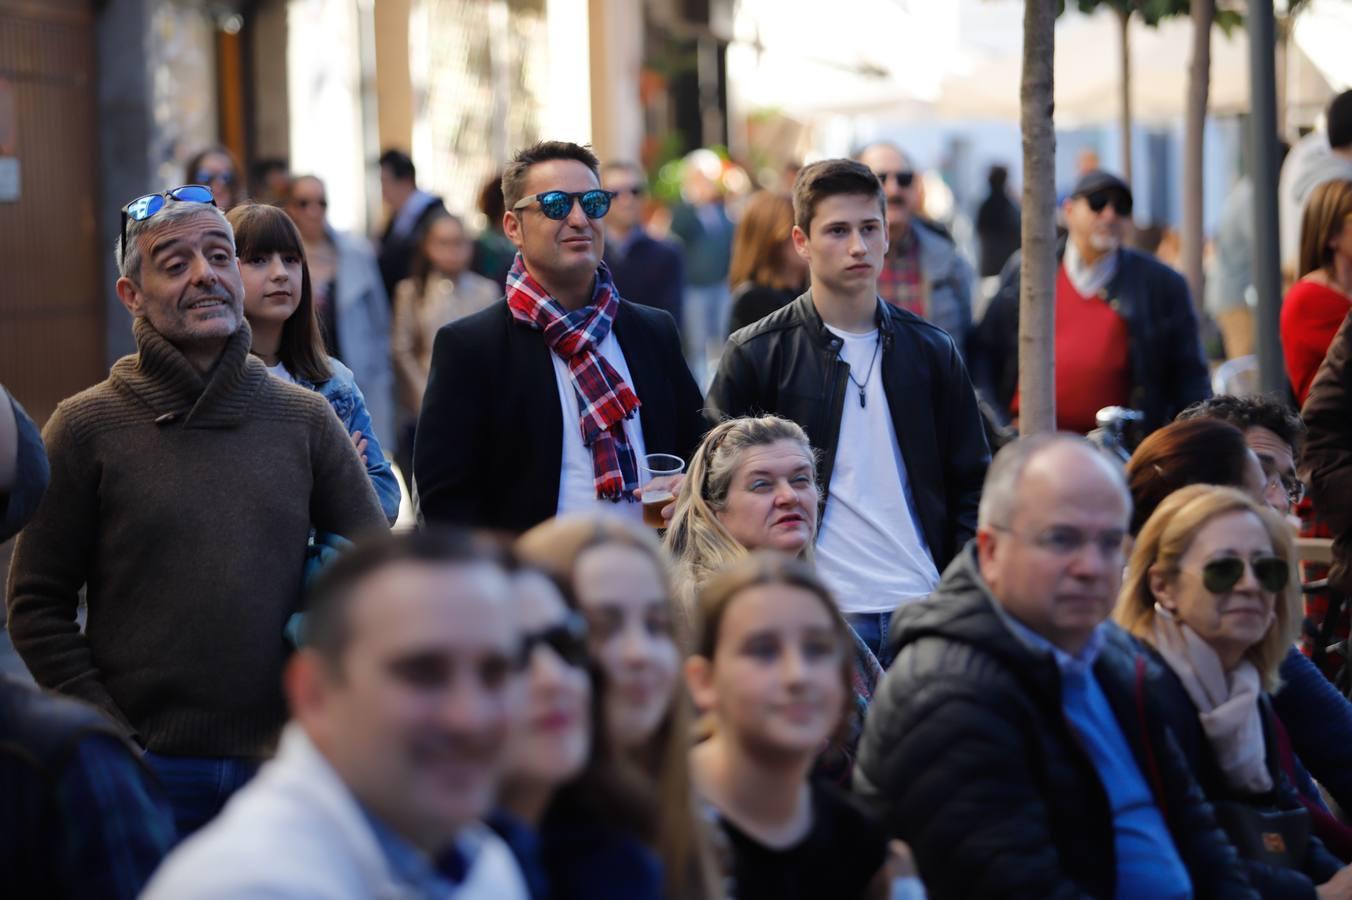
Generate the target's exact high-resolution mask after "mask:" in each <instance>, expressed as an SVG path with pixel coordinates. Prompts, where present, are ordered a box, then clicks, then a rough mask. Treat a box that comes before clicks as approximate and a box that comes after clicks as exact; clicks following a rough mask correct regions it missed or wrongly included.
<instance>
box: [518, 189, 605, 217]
mask: <svg viewBox="0 0 1352 900" xmlns="http://www.w3.org/2000/svg"><path fill="white" fill-rule="evenodd" d="M614 196H615V192H614V191H603V190H601V189H600V188H593V189H592V190H590V191H575V192H572V193H570V192H568V191H545V192H544V193H542V194H531V195H530V196H529V197H522V198H521V199H520V200H518V201H517V202H516V204H515V205H514V206H513V207H512V209H513V210H520V209H525V208H526V207H527V206H530V205H531V204H532V203H537V202H538V203H539V204H540V212H542V213H544V214H545V218H547V219H553V220H555V221H560V220H562V219H566V218H568V214H569V213H571V212H572V211H573V201H574V200H576V201H577V202H578V203H579V204H580V205H581V206H582V214H583V215H585V216H586V217H587V218H589V219H603V218H605V215H606V213H608V212H610V201H611V200H612V199H613V198H614Z"/></svg>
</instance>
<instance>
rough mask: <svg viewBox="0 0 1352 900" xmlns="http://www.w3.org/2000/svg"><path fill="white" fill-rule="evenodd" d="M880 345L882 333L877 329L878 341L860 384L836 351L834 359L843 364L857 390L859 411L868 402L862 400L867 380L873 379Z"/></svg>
mask: <svg viewBox="0 0 1352 900" xmlns="http://www.w3.org/2000/svg"><path fill="white" fill-rule="evenodd" d="M882 345H883V331H882V329H881V328H879V329H878V340H877V341H876V342H875V343H874V344H873V356H872V357H870V358H869V361H868V371H867V372H865V373H864V380H863V381H862V382H860V381H859V380H858V379H857V378H855V377H854V372H853V371H852V370H851V369H850V364H849V363H848V362H845V357H843V356H841V355H840V351H839V350H837V351H836V357H837V358H838V359H839V360H840V361H841V362H843V363H845V374H846V375H847V376H849V379H850V381H853V382H854V386H855V387H857V388H859V408H860V409H864V408H865V407H866V406H868V402H867V401H866V400H865V398H864V390H865V389H866V388H867V387H868V382H869V379H870V378H872V377H873V364H874V363H876V362H877V361H878V348H879V347H881V346H882Z"/></svg>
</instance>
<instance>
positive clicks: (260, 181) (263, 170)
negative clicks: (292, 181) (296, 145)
mask: <svg viewBox="0 0 1352 900" xmlns="http://www.w3.org/2000/svg"><path fill="white" fill-rule="evenodd" d="M273 172H281V173H282V174H284V175H286V176H288V178H289V177H290V175H291V166H290V164H288V163H287V161H286V160H285V159H282V158H281V157H280V156H265V157H263V158H262V159H257V160H254V163H253V165H251V166H249V193H250V194H251V195H252V196H253V197H254V199H256V200H257V199H261V198H262V197H264V196H265V195H266V194H267V189H268V186H267V180H268V176H269V175H271V174H272V173H273ZM268 199H269V201H270V202H271V201H277V202H280V201H281V198H280V197H269V198H268Z"/></svg>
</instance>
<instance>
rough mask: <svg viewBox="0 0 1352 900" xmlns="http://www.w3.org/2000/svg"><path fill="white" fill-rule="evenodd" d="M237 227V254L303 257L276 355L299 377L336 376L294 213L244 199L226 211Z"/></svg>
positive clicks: (245, 256)
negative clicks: (296, 302) (294, 298)
mask: <svg viewBox="0 0 1352 900" xmlns="http://www.w3.org/2000/svg"><path fill="white" fill-rule="evenodd" d="M225 218H226V220H228V221H229V222H230V226H231V227H232V228H234V229H235V255H236V256H237V257H239V258H240V259H242V260H246V261H247V260H250V259H253V258H254V257H256V256H271V255H272V254H273V253H281V254H295V255H296V256H299V257H300V304H299V305H298V306H297V307H296V311H295V312H293V313H292V314H291V318H289V319H287V320H286V322H284V323H283V324H282V341H281V345H280V346H279V347H278V350H277V356H278V357H279V358H280V359H281V361H282V365H284V366H286V370H287V371H288V372H290V373H291V374H292V375H294V376H296V377H297V378H303V379H305V380H306V381H310V382H313V383H315V384H319V383H320V382H324V381H328V380H329V379H330V378H332V377H333V367H332V366H330V365H329V355H328V353H327V352H326V351H325V348H324V336H323V334H322V333H321V332H320V330H319V318H318V316H316V314H315V301H314V290H313V288H312V287H311V285H310V264H309V262H308V261H307V260H306V258H305V242H304V241H302V240H301V239H300V231H299V230H298V229H297V228H296V223H295V222H293V221H291V217H290V216H288V215H287V214H286V213H285V212H283V211H282V210H281V209H279V208H278V207H276V206H268V205H265V204H262V203H245V204H243V205H242V206H236V207H235V208H234V209H232V210H230V212H228V213H226V214H225Z"/></svg>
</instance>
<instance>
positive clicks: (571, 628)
mask: <svg viewBox="0 0 1352 900" xmlns="http://www.w3.org/2000/svg"><path fill="white" fill-rule="evenodd" d="M536 647H548V648H549V649H550V650H553V651H554V655H555V656H557V657H558V658H559V659H561V660H562V661H563V662H564V663H566V664H567V665H569V666H572V667H573V668H574V669H585V668H586V667H587V662H588V661H589V659H590V657H589V656H588V655H587V620H586V619H584V618H582V616H580V615H579V614H577V613H575V612H574V613H569V614H568V615H567V616H566V617H565V618H564V619H563V620H562V621H559V622H555V623H554V624H553V625H550V626H549V627H548V628H542V629H540V630H539V631H532V632H530V633H528V634H526V635H523V636H522V638H521V664H522V666H523V667H524V666H527V665H529V664H530V658H531V655H532V654H533V653H535V648H536Z"/></svg>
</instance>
